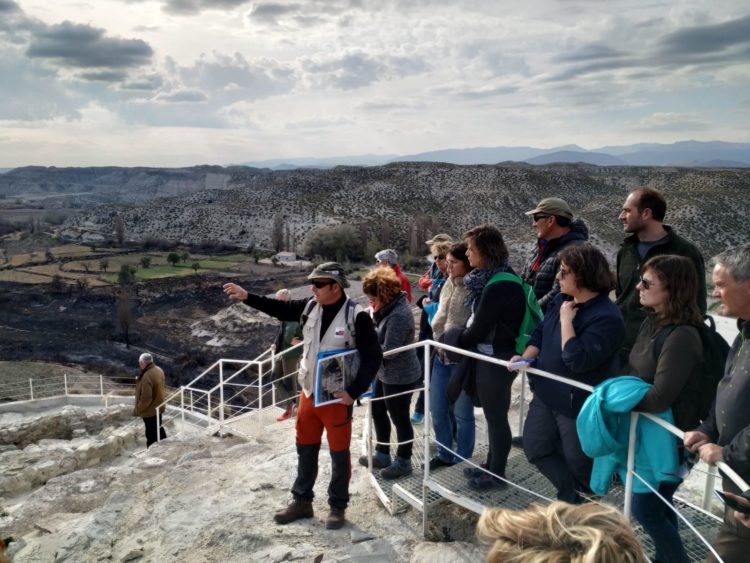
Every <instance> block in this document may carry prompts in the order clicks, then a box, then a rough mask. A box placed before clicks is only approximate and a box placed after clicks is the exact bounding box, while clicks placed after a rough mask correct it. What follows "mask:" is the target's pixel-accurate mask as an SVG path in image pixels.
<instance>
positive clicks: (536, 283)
mask: <svg viewBox="0 0 750 563" xmlns="http://www.w3.org/2000/svg"><path fill="white" fill-rule="evenodd" d="M588 238H589V228H588V227H587V226H586V223H584V222H583V221H581V220H580V219H576V220H575V221H572V222H571V223H570V232H569V233H567V234H564V235H563V236H561V237H558V238H553V239H552V240H549V241H545V242H542V241H539V243H538V245H537V248H536V250H535V251H534V254H533V255H532V257H531V259H530V260H529V261H528V263H527V264H526V266H525V267H524V269H523V272H522V273H521V279H523V281H525V282H526V283H527V284H529V285H530V286H531V287H533V288H534V295H536V298H537V299H538V300H539V307H541V309H542V311H545V310H546V309H547V305H548V304H549V303H550V302H551V301H552V300H553V299H554V298H555V296H556V295H557V294H558V293H560V284H559V283H558V282H557V279H556V278H555V276H556V275H557V270H559V269H560V259H559V258H558V254H560V251H561V250H562V249H563V248H565V247H566V246H568V245H570V244H583V243H584V242H586V241H587V240H588ZM540 251H541V256H540V254H539V252H540ZM537 260H538V261H539V264H538V265H537V267H536V268H534V264H536V263H537Z"/></svg>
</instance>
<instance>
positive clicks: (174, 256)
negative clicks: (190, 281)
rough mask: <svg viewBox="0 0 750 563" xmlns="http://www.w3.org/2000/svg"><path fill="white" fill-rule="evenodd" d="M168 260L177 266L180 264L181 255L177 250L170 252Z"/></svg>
mask: <svg viewBox="0 0 750 563" xmlns="http://www.w3.org/2000/svg"><path fill="white" fill-rule="evenodd" d="M167 262H169V263H170V264H172V266H177V264H179V262H180V255H179V254H177V253H176V252H170V253H169V254H168V255H167Z"/></svg>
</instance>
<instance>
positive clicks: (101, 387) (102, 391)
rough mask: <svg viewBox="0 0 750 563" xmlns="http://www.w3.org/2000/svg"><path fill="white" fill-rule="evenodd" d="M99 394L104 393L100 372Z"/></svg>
mask: <svg viewBox="0 0 750 563" xmlns="http://www.w3.org/2000/svg"><path fill="white" fill-rule="evenodd" d="M99 394H100V395H104V378H103V377H102V374H101V373H100V374H99Z"/></svg>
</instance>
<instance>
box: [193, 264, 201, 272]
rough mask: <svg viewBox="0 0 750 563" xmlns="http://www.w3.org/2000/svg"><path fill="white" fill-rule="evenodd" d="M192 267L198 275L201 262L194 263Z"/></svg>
mask: <svg viewBox="0 0 750 563" xmlns="http://www.w3.org/2000/svg"><path fill="white" fill-rule="evenodd" d="M191 267H192V268H193V270H195V273H196V274H197V273H198V270H199V269H200V267H201V263H200V262H193V265H192V266H191Z"/></svg>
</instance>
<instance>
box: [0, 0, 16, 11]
mask: <svg viewBox="0 0 750 563" xmlns="http://www.w3.org/2000/svg"><path fill="white" fill-rule="evenodd" d="M20 11H21V8H20V6H19V5H18V4H16V3H15V2H11V1H10V0H0V14H10V13H11V12H20Z"/></svg>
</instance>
